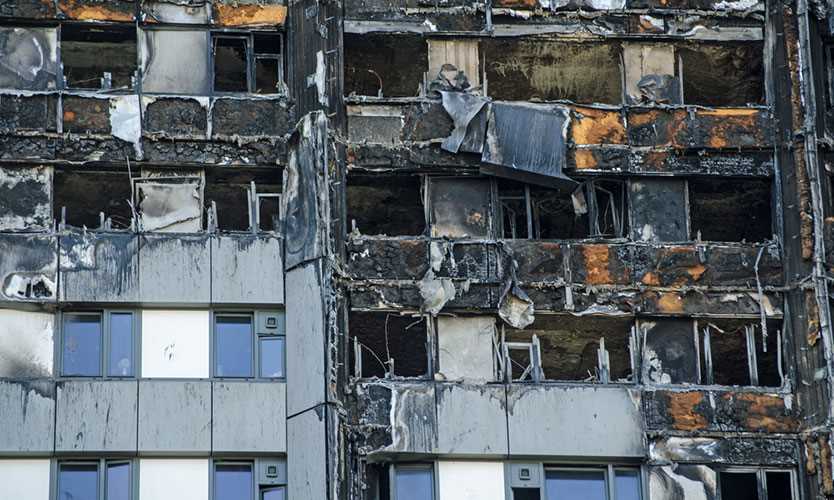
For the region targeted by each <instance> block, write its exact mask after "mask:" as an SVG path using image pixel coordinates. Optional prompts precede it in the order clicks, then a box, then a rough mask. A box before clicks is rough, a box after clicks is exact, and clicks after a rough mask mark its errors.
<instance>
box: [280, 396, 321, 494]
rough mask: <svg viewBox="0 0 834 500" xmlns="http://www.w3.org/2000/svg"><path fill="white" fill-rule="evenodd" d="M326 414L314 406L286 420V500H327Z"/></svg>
mask: <svg viewBox="0 0 834 500" xmlns="http://www.w3.org/2000/svg"><path fill="white" fill-rule="evenodd" d="M325 411H326V409H325V407H324V406H323V405H322V406H317V407H316V408H313V409H311V410H307V411H305V412H303V413H301V414H298V415H295V416H293V417H292V418H290V419H289V420H287V456H288V457H290V458H289V459H288V460H287V479H288V480H287V484H288V488H289V491H288V495H287V497H289V498H311V499H312V498H328V496H327V425H326V419H325V417H326V416H325Z"/></svg>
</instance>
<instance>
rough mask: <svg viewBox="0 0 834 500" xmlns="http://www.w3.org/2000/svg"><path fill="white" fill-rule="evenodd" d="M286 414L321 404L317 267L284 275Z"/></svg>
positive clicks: (321, 312)
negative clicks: (285, 292)
mask: <svg viewBox="0 0 834 500" xmlns="http://www.w3.org/2000/svg"><path fill="white" fill-rule="evenodd" d="M286 280H287V290H290V293H288V294H287V320H286V322H287V380H291V381H292V383H291V384H289V386H288V387H287V391H288V392H287V414H288V415H294V414H296V413H299V412H301V411H304V410H307V409H309V408H312V407H313V406H315V405H317V404H320V403H322V402H324V398H325V394H324V384H325V370H324V355H325V349H324V304H323V300H324V299H323V291H322V289H321V275H320V271H319V263H318V262H312V263H307V264H303V265H301V266H299V267H296V268H294V269H292V270H290V271H288V272H287V276H286Z"/></svg>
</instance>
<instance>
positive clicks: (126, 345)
mask: <svg viewBox="0 0 834 500" xmlns="http://www.w3.org/2000/svg"><path fill="white" fill-rule="evenodd" d="M107 374H108V375H110V376H111V377H130V376H132V375H133V314H131V313H112V314H110V355H109V361H108V370H107Z"/></svg>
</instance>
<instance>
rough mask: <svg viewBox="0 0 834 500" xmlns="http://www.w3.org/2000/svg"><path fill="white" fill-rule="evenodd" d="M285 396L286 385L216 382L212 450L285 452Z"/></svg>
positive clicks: (213, 391)
mask: <svg viewBox="0 0 834 500" xmlns="http://www.w3.org/2000/svg"><path fill="white" fill-rule="evenodd" d="M286 396H287V385H286V384H284V383H283V382H263V383H257V382H255V383H253V382H229V381H223V382H220V381H217V382H214V387H213V389H212V423H211V425H212V432H211V436H212V446H211V449H212V451H213V452H215V453H217V452H221V453H222V452H238V451H239V452H257V453H286V451H287V428H286V415H287V411H286Z"/></svg>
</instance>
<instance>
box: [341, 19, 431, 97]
mask: <svg viewBox="0 0 834 500" xmlns="http://www.w3.org/2000/svg"><path fill="white" fill-rule="evenodd" d="M344 58H345V68H344V78H345V93H346V94H348V95H361V96H374V97H413V96H418V95H420V88H421V87H422V85H423V81H424V78H425V73H426V72H427V71H428V46H427V44H426V39H425V38H423V37H422V36H421V35H364V34H363V35H358V34H349V33H345V36H344Z"/></svg>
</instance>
